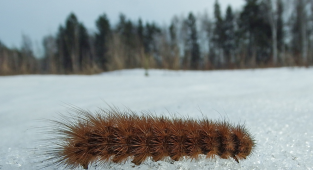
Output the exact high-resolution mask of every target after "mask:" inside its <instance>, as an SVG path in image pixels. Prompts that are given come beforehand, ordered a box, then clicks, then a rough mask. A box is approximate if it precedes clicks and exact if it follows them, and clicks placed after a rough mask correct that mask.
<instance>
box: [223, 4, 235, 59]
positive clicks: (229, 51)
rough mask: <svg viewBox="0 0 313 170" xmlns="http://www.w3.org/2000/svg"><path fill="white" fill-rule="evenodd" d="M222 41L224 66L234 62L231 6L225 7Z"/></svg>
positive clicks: (233, 29)
mask: <svg viewBox="0 0 313 170" xmlns="http://www.w3.org/2000/svg"><path fill="white" fill-rule="evenodd" d="M223 32H224V41H223V42H222V44H223V50H224V52H225V59H226V64H227V65H230V63H231V62H232V60H234V50H235V39H236V37H235V16H234V14H233V11H232V8H231V6H228V7H227V10H226V17H225V21H224V22H223Z"/></svg>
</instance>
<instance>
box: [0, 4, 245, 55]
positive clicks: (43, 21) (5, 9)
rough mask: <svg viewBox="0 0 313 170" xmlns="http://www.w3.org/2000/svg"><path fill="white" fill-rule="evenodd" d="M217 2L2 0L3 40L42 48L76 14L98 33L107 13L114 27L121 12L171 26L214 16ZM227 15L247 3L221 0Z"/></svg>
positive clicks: (0, 28) (0, 27) (0, 35)
mask: <svg viewBox="0 0 313 170" xmlns="http://www.w3.org/2000/svg"><path fill="white" fill-rule="evenodd" d="M214 2H215V0H170V1H169V0H158V1H152V0H53V1H43V0H27V1H25V0H13V1H9V0H6V1H5V0H3V1H0V41H1V42H2V43H4V44H5V45H6V46H8V47H20V45H21V39H22V35H27V36H29V37H30V38H31V40H32V42H33V48H34V50H36V48H37V49H39V48H38V47H40V46H41V42H42V39H43V37H44V36H46V35H50V34H51V35H54V34H56V32H57V29H58V27H59V25H60V24H64V22H65V19H66V17H67V16H68V15H69V14H70V13H71V12H74V13H75V14H76V16H77V17H78V20H79V21H80V22H82V23H83V24H84V25H85V26H86V27H87V28H88V29H89V30H91V31H92V30H95V20H96V19H97V18H98V17H99V16H100V15H101V14H103V13H106V14H107V16H108V18H109V20H110V21H111V23H112V24H115V23H117V21H118V16H119V14H120V13H123V14H125V15H126V16H127V17H128V18H130V19H131V20H134V21H137V20H138V18H142V20H143V21H154V22H156V23H157V24H159V25H160V26H162V25H168V24H169V22H170V21H171V19H172V17H173V16H174V15H187V14H188V13H189V12H190V11H192V12H193V13H195V14H199V13H203V12H204V11H207V13H208V14H209V15H211V16H212V15H213V5H214ZM219 3H220V5H221V8H222V10H223V12H224V11H225V10H226V7H227V5H231V6H232V7H233V8H234V9H235V10H236V9H237V10H238V9H241V8H242V6H243V4H244V0H219Z"/></svg>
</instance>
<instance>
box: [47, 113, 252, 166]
mask: <svg viewBox="0 0 313 170" xmlns="http://www.w3.org/2000/svg"><path fill="white" fill-rule="evenodd" d="M73 111H74V113H75V114H76V115H74V117H64V118H63V119H62V120H61V121H53V123H54V125H55V126H57V129H56V130H54V131H53V132H54V133H55V134H58V135H59V136H58V137H57V139H58V142H57V145H56V146H55V148H54V149H52V150H51V151H50V154H51V156H52V157H51V158H50V159H51V160H53V164H55V165H57V166H63V167H65V168H70V169H74V168H77V167H83V168H84V169H88V166H89V165H90V164H93V163H98V164H104V163H109V162H113V163H123V162H125V161H126V160H129V159H132V163H134V164H135V165H140V164H141V163H142V162H144V161H145V160H147V159H148V158H151V160H153V161H160V160H164V159H166V158H167V157H169V158H171V159H172V160H173V161H179V160H181V159H182V158H190V159H198V158H199V155H201V154H204V155H206V157H207V158H214V157H215V156H219V157H220V158H223V159H229V158H233V159H234V160H235V161H236V162H238V163H239V160H241V159H246V157H247V156H249V155H250V153H251V152H252V151H253V148H254V147H255V141H254V139H253V137H252V136H251V135H250V134H249V133H248V131H247V130H246V129H245V127H244V126H243V125H236V126H235V125H232V124H230V123H227V122H226V121H212V120H208V119H202V120H195V119H189V118H184V119H182V118H168V117H166V116H161V117H157V116H154V115H152V114H147V113H146V114H141V115H137V114H136V113H135V112H133V111H130V110H127V111H120V110H118V109H117V108H114V107H111V108H110V109H108V110H103V109H100V110H99V111H97V112H96V113H95V114H92V113H91V112H89V111H86V110H82V109H79V108H73ZM72 116H73V115H72Z"/></svg>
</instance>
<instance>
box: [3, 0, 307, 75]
mask: <svg viewBox="0 0 313 170" xmlns="http://www.w3.org/2000/svg"><path fill="white" fill-rule="evenodd" d="M223 13H224V14H223ZM95 24H96V30H95V31H92V32H91V31H88V29H87V28H86V27H85V26H84V25H83V24H82V23H81V22H80V21H79V20H78V18H77V17H76V16H75V14H73V13H72V14H70V15H69V16H68V17H67V19H66V21H65V24H64V25H61V26H60V27H59V29H58V31H57V34H56V35H50V36H46V37H44V39H43V49H44V52H43V56H42V57H40V58H36V57H34V53H33V51H32V45H31V41H30V38H29V37H27V36H23V43H22V47H21V48H20V49H10V48H8V47H6V46H5V45H4V44H2V43H1V42H0V74H1V75H9V74H35V73H44V74H94V73H99V72H103V71H109V70H117V69H126V68H146V69H148V68H162V69H192V70H198V69H203V70H208V69H239V68H259V67H280V66H311V65H313V48H311V47H312V46H313V0H290V1H288V2H286V1H284V0H246V1H245V4H244V6H243V8H242V9H241V10H240V11H234V10H233V9H232V7H231V6H228V7H227V10H226V11H225V12H222V11H221V9H220V5H219V3H218V1H216V2H215V5H214V15H213V16H212V17H209V16H208V14H207V13H203V14H197V15H195V14H193V13H189V14H188V16H175V17H173V19H172V21H171V24H170V25H169V26H163V27H160V26H159V25H157V24H155V23H153V22H143V21H142V20H141V19H138V21H132V20H130V19H128V18H127V17H126V16H125V15H123V14H121V15H120V18H119V21H118V22H117V24H115V25H112V23H110V21H109V19H108V18H107V16H106V15H105V14H103V15H101V16H99V18H98V19H97V20H96V23H95Z"/></svg>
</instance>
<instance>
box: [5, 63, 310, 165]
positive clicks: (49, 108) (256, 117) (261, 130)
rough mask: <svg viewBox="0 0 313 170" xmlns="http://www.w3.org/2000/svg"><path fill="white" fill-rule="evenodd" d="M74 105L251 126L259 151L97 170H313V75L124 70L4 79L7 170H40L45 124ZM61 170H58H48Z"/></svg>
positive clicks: (268, 71) (289, 71) (274, 71)
mask: <svg viewBox="0 0 313 170" xmlns="http://www.w3.org/2000/svg"><path fill="white" fill-rule="evenodd" d="M67 104H72V105H75V106H77V107H80V108H83V109H89V110H91V111H93V110H97V109H98V108H99V107H100V108H108V107H109V106H108V105H107V104H111V105H115V106H118V107H121V108H122V109H123V108H125V107H127V108H130V109H132V110H134V111H138V112H140V111H147V110H149V111H151V112H153V113H155V114H157V115H168V114H172V113H174V114H176V116H184V117H186V116H188V117H192V118H201V117H202V115H204V116H207V117H209V118H212V119H214V120H218V119H226V120H227V121H230V122H232V123H235V124H237V123H244V124H245V126H246V127H247V128H248V129H249V131H250V133H251V134H253V135H254V137H255V140H256V142H257V147H256V149H255V151H254V153H253V155H251V156H250V157H248V158H247V159H246V160H243V161H241V162H240V163H239V164H238V163H237V162H235V161H234V160H232V159H228V160H223V159H219V158H216V159H205V158H201V159H199V160H189V159H186V160H183V161H178V162H170V161H159V162H152V161H151V160H148V161H146V162H145V163H143V164H142V165H140V166H134V164H132V163H131V162H130V161H127V162H126V163H125V164H120V165H116V164H107V165H105V166H101V167H99V166H97V165H93V166H92V168H90V169H103V168H104V169H125V170H126V169H131V170H132V169H133V170H137V169H140V170H146V169H158V170H167V169H171V170H174V169H179V170H198V169H199V170H200V169H247V170H251V169H275V170H276V169H284V170H286V169H313V161H312V159H313V149H312V145H313V123H312V120H313V69H312V68H308V69H305V68H279V69H255V70H236V71H168V70H149V77H145V76H144V70H142V69H134V70H122V71H114V72H108V73H102V74H99V75H92V76H82V75H74V76H73V75H72V76H60V75H30V76H5V77H0V169H1V170H15V169H25V170H33V169H38V165H39V166H40V164H42V162H40V160H42V158H43V156H42V151H43V150H44V148H43V145H41V143H42V141H43V139H44V138H45V134H44V133H42V132H43V131H44V130H43V128H41V127H46V126H47V121H46V120H44V119H56V118H58V117H59V115H58V114H59V113H65V114H66V113H67V111H68V107H67V106H68V105H67ZM44 169H47V170H53V169H58V167H56V166H50V167H47V168H44Z"/></svg>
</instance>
